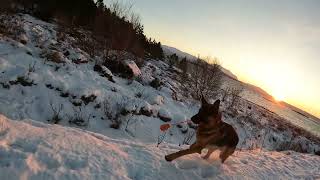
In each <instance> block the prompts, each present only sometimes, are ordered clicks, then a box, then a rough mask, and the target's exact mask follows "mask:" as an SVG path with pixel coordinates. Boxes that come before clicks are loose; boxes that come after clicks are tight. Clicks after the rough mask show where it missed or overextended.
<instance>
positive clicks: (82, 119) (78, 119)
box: [68, 107, 91, 127]
mask: <svg viewBox="0 0 320 180" xmlns="http://www.w3.org/2000/svg"><path fill="white" fill-rule="evenodd" d="M90 118H91V114H89V115H85V113H84V112H83V111H82V108H81V107H78V108H73V115H71V116H69V117H68V119H69V123H70V124H74V125H77V126H81V127H85V126H88V125H89V122H90Z"/></svg>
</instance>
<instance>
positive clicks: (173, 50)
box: [162, 45, 238, 79]
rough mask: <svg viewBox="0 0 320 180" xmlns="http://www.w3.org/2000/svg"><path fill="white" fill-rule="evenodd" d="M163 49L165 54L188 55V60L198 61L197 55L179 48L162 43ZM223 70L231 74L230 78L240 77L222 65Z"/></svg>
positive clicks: (180, 56)
mask: <svg viewBox="0 0 320 180" xmlns="http://www.w3.org/2000/svg"><path fill="white" fill-rule="evenodd" d="M162 49H163V51H164V54H165V55H172V54H176V55H177V56H178V57H179V58H185V57H186V58H187V60H189V61H196V60H197V57H195V56H193V55H191V54H189V53H186V52H183V51H181V50H179V49H177V48H174V47H171V46H167V45H162ZM221 70H222V72H223V73H224V74H225V75H227V76H229V77H230V78H233V79H238V78H237V76H236V75H234V74H233V73H232V72H231V71H230V70H228V69H226V68H224V67H221Z"/></svg>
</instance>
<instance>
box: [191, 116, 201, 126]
mask: <svg viewBox="0 0 320 180" xmlns="http://www.w3.org/2000/svg"><path fill="white" fill-rule="evenodd" d="M191 121H192V122H193V123H194V124H200V118H199V117H197V116H193V117H192V118H191Z"/></svg>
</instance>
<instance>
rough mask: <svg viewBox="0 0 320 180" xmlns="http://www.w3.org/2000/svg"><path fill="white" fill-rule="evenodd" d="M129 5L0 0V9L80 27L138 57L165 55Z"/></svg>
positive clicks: (81, 0)
mask: <svg viewBox="0 0 320 180" xmlns="http://www.w3.org/2000/svg"><path fill="white" fill-rule="evenodd" d="M131 7H132V6H126V5H124V4H121V3H119V2H117V1H114V2H111V3H110V4H108V5H106V4H104V3H103V0H97V2H94V1H93V0H45V1H44V0H1V2H0V10H1V11H11V12H23V13H29V14H32V15H34V16H36V17H38V18H40V19H43V20H45V21H51V20H55V21H58V22H59V23H62V24H64V25H68V26H73V27H82V28H84V29H86V30H90V31H92V32H93V35H94V36H95V37H97V38H96V39H99V40H103V42H104V46H105V47H106V48H109V49H114V50H125V51H128V52H131V53H133V54H135V55H137V56H139V57H144V56H148V57H151V58H158V59H162V58H163V57H164V55H163V50H162V47H161V43H160V42H156V41H155V40H152V39H148V38H147V37H146V36H145V35H144V27H143V25H142V24H141V21H140V17H139V16H138V15H137V14H135V13H133V12H131Z"/></svg>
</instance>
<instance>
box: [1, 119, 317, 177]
mask: <svg viewBox="0 0 320 180" xmlns="http://www.w3.org/2000/svg"><path fill="white" fill-rule="evenodd" d="M178 149H179V147H177V146H173V145H170V144H164V145H163V146H162V147H160V148H157V147H156V146H155V144H149V143H141V142H136V141H131V140H117V139H112V138H108V137H106V136H102V135H99V134H95V133H90V132H87V131H83V130H80V129H74V128H67V127H62V126H59V125H47V124H43V123H40V122H36V121H32V120H22V121H12V120H9V119H7V118H6V117H4V116H2V115H1V116H0V158H1V160H0V179H3V180H7V179H8V180H9V179H19V178H20V179H139V180H144V179H148V180H151V179H203V178H208V179H216V178H221V179H230V178H231V179H232V178H236V179H248V178H252V179H262V178H264V179H281V178H284V179H298V178H303V179H317V178H320V157H319V156H315V155H308V154H300V153H295V152H289V151H288V152H283V153H279V152H264V151H259V150H256V151H237V152H236V153H235V154H234V155H233V156H231V157H230V159H228V160H227V161H226V163H225V164H223V165H222V164H220V163H219V162H218V159H217V158H216V157H215V156H212V157H211V159H209V160H208V161H205V160H202V159H201V158H200V156H199V155H189V156H186V157H183V158H181V159H179V160H177V161H175V162H173V163H168V162H166V161H165V160H164V158H163V156H164V155H165V154H166V153H168V152H172V151H176V150H178Z"/></svg>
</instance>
